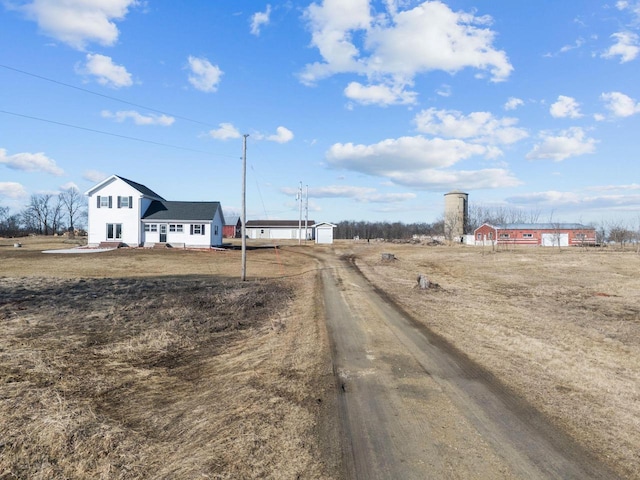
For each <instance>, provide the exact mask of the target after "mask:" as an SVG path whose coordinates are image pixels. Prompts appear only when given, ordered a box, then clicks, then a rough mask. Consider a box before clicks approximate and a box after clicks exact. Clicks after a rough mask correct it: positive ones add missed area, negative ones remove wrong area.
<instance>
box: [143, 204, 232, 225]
mask: <svg viewBox="0 0 640 480" xmlns="http://www.w3.org/2000/svg"><path fill="white" fill-rule="evenodd" d="M218 209H220V215H221V216H222V209H221V207H220V202H168V201H166V200H165V201H162V202H160V201H158V200H154V201H153V202H151V205H149V208H147V211H146V212H144V215H143V216H142V220H175V221H185V222H188V221H196V220H203V221H211V220H213V217H215V215H216V211H217V210H218ZM222 222H223V224H224V217H222Z"/></svg>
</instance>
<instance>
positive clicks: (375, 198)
mask: <svg viewBox="0 0 640 480" xmlns="http://www.w3.org/2000/svg"><path fill="white" fill-rule="evenodd" d="M281 192H282V193H285V194H287V195H295V194H297V193H298V190H297V189H294V188H289V187H285V188H282V189H281ZM309 198H352V199H354V200H356V201H357V202H361V203H399V202H405V201H407V200H413V199H414V198H416V194H415V193H409V192H406V193H379V192H378V191H377V190H376V189H375V188H371V187H355V186H350V185H328V186H325V187H315V188H310V189H309Z"/></svg>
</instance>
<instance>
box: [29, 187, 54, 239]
mask: <svg viewBox="0 0 640 480" xmlns="http://www.w3.org/2000/svg"><path fill="white" fill-rule="evenodd" d="M54 198H55V199H54ZM61 214H62V205H61V202H60V199H59V197H54V196H53V195H51V194H49V193H46V194H34V195H31V199H30V200H29V205H27V207H26V208H25V209H24V211H23V212H22V219H23V222H24V224H25V226H26V227H27V229H29V230H32V231H34V232H36V233H39V234H42V235H50V234H53V233H55V232H56V231H57V230H59V229H60V228H61V226H62V219H61Z"/></svg>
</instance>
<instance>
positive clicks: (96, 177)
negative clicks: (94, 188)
mask: <svg viewBox="0 0 640 480" xmlns="http://www.w3.org/2000/svg"><path fill="white" fill-rule="evenodd" d="M108 176H109V175H107V174H106V173H104V172H100V171H98V170H85V171H84V173H83V174H82V178H83V179H84V180H88V181H90V182H93V183H100V182H101V181H103V180H104V179H105V178H107V177H108Z"/></svg>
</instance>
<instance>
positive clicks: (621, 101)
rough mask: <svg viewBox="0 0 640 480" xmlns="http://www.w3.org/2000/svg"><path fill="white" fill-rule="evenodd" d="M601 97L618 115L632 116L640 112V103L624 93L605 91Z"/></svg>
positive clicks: (608, 108)
mask: <svg viewBox="0 0 640 480" xmlns="http://www.w3.org/2000/svg"><path fill="white" fill-rule="evenodd" d="M600 99H601V100H602V101H603V102H606V104H605V107H606V108H607V110H609V111H610V112H611V113H612V114H613V115H615V116H616V117H630V116H631V115H635V114H636V113H639V112H640V103H638V102H636V101H635V100H634V99H633V98H631V97H629V96H627V95H625V94H624V93H620V92H608V93H603V94H602V95H600Z"/></svg>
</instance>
